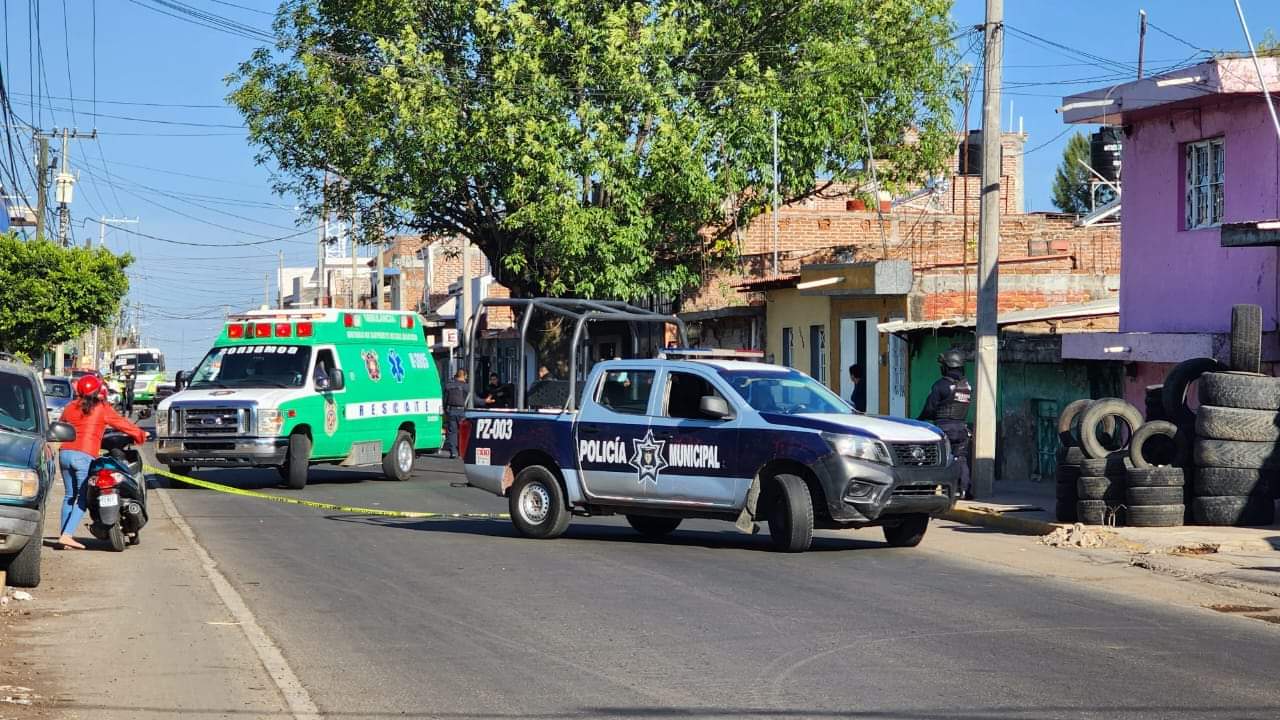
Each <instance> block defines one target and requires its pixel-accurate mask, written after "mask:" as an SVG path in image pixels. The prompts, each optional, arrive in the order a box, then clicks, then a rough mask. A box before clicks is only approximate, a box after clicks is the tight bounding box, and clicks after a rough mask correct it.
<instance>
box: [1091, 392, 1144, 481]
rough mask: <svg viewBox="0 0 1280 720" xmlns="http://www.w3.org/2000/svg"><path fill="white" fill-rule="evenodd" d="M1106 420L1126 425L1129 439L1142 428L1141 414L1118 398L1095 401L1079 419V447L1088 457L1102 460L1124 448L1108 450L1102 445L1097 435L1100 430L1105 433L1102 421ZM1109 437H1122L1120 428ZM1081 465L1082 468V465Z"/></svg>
mask: <svg viewBox="0 0 1280 720" xmlns="http://www.w3.org/2000/svg"><path fill="white" fill-rule="evenodd" d="M1107 418H1113V419H1115V420H1116V421H1117V423H1123V424H1124V425H1126V426H1127V427H1128V429H1129V436H1130V437H1132V436H1133V433H1135V432H1137V430H1138V428H1139V427H1142V413H1140V412H1138V408H1136V407H1134V406H1132V405H1130V404H1129V403H1127V402H1125V401H1124V400H1120V399H1118V398H1104V399H1102V400H1095V401H1094V402H1093V403H1091V404H1090V405H1089V407H1088V408H1087V409H1086V410H1085V411H1084V415H1082V416H1081V417H1080V447H1081V449H1083V450H1084V454H1085V455H1087V456H1088V457H1091V458H1104V457H1106V456H1107V455H1108V454H1110V453H1111V452H1112V451H1113V450H1119V449H1121V447H1124V446H1125V445H1121V446H1120V447H1114V448H1109V447H1106V446H1104V445H1103V442H1102V440H1101V438H1099V435H1098V433H1099V431H1100V430H1104V431H1105V425H1104V421H1105V420H1106V419H1107ZM1111 436H1112V438H1119V437H1122V436H1121V435H1120V428H1119V427H1117V428H1115V430H1114V432H1112V433H1111ZM1112 444H1114V443H1112ZM1081 465H1082V466H1083V463H1081Z"/></svg>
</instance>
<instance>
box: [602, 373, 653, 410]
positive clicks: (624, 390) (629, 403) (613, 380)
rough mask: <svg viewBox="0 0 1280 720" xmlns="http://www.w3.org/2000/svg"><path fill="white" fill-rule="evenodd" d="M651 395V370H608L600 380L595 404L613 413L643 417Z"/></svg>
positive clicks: (647, 408)
mask: <svg viewBox="0 0 1280 720" xmlns="http://www.w3.org/2000/svg"><path fill="white" fill-rule="evenodd" d="M652 393H653V371H652V370H610V371H609V372H606V373H605V374H604V376H603V377H602V378H601V379H600V388H599V392H598V394H597V396H596V397H597V400H596V402H598V403H600V404H601V405H603V406H604V407H607V408H609V409H610V410H612V411H614V412H618V413H626V414H628V415H644V414H645V413H646V412H648V411H649V396H650V395H651V394H652Z"/></svg>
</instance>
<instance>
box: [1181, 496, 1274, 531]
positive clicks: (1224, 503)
mask: <svg viewBox="0 0 1280 720" xmlns="http://www.w3.org/2000/svg"><path fill="white" fill-rule="evenodd" d="M1191 517H1192V519H1193V520H1194V521H1195V522H1196V523H1198V524H1200V525H1270V524H1271V523H1273V522H1275V519H1276V504H1275V502H1274V501H1272V499H1271V498H1270V497H1268V496H1256V495H1255V496H1253V497H1198V498H1195V499H1194V500H1192V501H1191Z"/></svg>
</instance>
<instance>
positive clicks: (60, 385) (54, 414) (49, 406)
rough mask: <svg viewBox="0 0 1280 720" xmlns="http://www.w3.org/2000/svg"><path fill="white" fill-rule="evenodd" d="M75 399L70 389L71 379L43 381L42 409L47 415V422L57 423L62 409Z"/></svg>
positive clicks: (59, 378)
mask: <svg viewBox="0 0 1280 720" xmlns="http://www.w3.org/2000/svg"><path fill="white" fill-rule="evenodd" d="M74 398H75V391H74V389H73V388H72V387H71V378H65V377H47V378H45V379H44V409H45V411H46V412H48V413H49V422H51V423H52V422H57V420H58V418H59V417H62V409H63V408H65V407H66V406H67V405H68V404H69V403H70V402H71V400H72V399H74Z"/></svg>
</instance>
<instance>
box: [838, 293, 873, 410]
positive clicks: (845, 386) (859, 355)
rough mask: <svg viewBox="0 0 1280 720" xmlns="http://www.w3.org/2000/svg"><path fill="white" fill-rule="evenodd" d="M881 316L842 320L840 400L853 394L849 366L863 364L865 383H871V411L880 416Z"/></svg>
mask: <svg viewBox="0 0 1280 720" xmlns="http://www.w3.org/2000/svg"><path fill="white" fill-rule="evenodd" d="M879 322H880V318H879V317H875V316H872V317H847V318H841V319H840V364H841V365H842V366H843V367H841V368H840V397H842V398H844V399H845V400H848V399H849V396H850V395H852V394H853V382H852V381H851V380H850V379H849V366H850V365H855V364H857V365H861V366H862V373H863V382H865V383H866V384H867V412H868V413H869V414H872V415H878V414H879V413H880V331H879V330H878V328H877V325H878V324H879Z"/></svg>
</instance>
